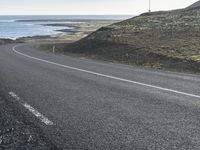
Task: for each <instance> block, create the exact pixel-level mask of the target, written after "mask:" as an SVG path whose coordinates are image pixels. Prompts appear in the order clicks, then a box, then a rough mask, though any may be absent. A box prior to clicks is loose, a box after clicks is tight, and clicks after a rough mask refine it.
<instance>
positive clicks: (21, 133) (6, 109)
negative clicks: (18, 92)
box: [0, 93, 57, 150]
mask: <svg viewBox="0 0 200 150" xmlns="http://www.w3.org/2000/svg"><path fill="white" fill-rule="evenodd" d="M0 106H1V109H0V149H21V150H22V149H37V150H40V149H41V150H45V149H48V150H49V149H57V148H56V147H55V146H54V145H53V144H52V143H51V142H50V141H48V139H46V138H45V137H44V136H43V135H42V133H41V132H39V131H38V129H37V128H36V127H34V125H33V124H28V122H26V121H25V120H24V117H23V115H22V114H20V112H18V110H17V109H16V108H15V106H12V104H11V103H9V100H7V98H5V97H4V96H3V95H2V94H1V93H0Z"/></svg>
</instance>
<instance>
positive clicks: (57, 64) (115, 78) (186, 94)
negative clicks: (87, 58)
mask: <svg viewBox="0 0 200 150" xmlns="http://www.w3.org/2000/svg"><path fill="white" fill-rule="evenodd" d="M16 47H17V45H16V46H14V47H13V48H12V50H13V51H14V52H15V53H17V54H19V55H22V56H25V57H28V58H31V59H34V60H37V61H41V62H45V63H48V64H52V65H56V66H59V67H64V68H67V69H72V70H76V71H80V72H85V73H88V74H93V75H97V76H101V77H105V78H110V79H114V80H118V81H123V82H127V83H133V84H137V85H140V86H145V87H149V88H154V89H158V90H162V91H167V92H172V93H176V94H181V95H185V96H189V97H194V98H200V95H195V94H190V93H186V92H181V91H177V90H173V89H168V88H163V87H159V86H155V85H151V84H146V83H141V82H137V81H132V80H128V79H123V78H119V77H115V76H111V75H106V74H102V73H97V72H93V71H88V70H84V69H79V68H75V67H71V66H67V65H62V64H59V63H55V62H52V61H48V60H45V59H41V58H37V57H33V56H29V55H27V54H23V53H21V52H18V51H17V50H16Z"/></svg>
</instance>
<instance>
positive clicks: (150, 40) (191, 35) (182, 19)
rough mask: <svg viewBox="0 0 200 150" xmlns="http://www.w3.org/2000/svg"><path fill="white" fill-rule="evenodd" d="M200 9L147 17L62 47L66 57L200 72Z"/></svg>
mask: <svg viewBox="0 0 200 150" xmlns="http://www.w3.org/2000/svg"><path fill="white" fill-rule="evenodd" d="M199 41H200V9H199V8H195V9H194V8H192V9H181V10H174V11H167V12H153V13H146V14H142V15H140V16H137V17H134V18H131V19H129V20H125V21H122V22H119V23H115V24H112V25H110V26H107V27H103V28H100V29H99V30H97V31H96V32H94V33H92V34H90V35H89V36H88V37H86V38H84V39H82V40H80V41H78V42H75V43H73V44H69V45H62V46H58V49H61V50H63V51H64V52H66V53H75V54H79V55H83V56H85V57H89V58H95V59H101V60H106V61H113V62H120V63H126V64H131V65H139V66H145V67H151V68H157V69H170V70H176V71H184V72H185V71H189V72H191V71H192V72H200V42H199Z"/></svg>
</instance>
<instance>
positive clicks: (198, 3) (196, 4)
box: [188, 1, 200, 8]
mask: <svg viewBox="0 0 200 150" xmlns="http://www.w3.org/2000/svg"><path fill="white" fill-rule="evenodd" d="M196 7H200V1H197V2H196V3H194V4H192V5H190V6H189V7H188V8H196Z"/></svg>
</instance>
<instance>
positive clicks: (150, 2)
mask: <svg viewBox="0 0 200 150" xmlns="http://www.w3.org/2000/svg"><path fill="white" fill-rule="evenodd" d="M150 12H151V0H149V13H150Z"/></svg>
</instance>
